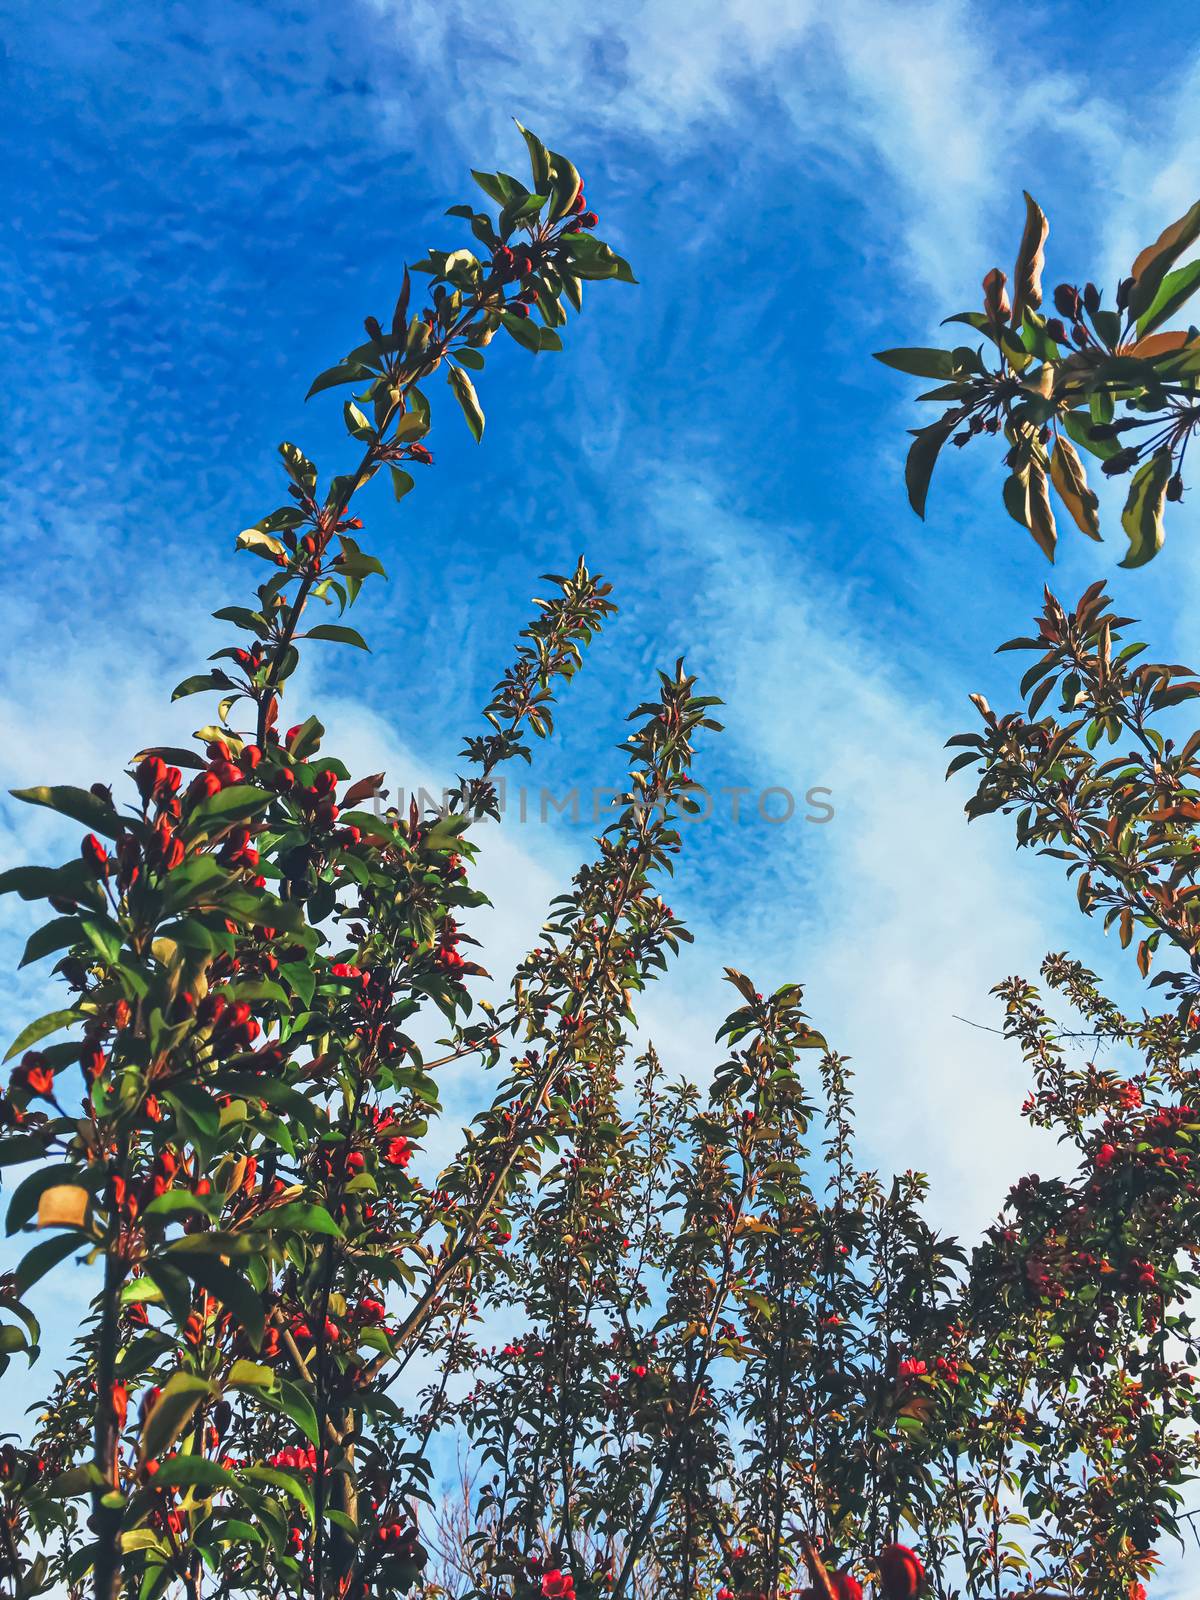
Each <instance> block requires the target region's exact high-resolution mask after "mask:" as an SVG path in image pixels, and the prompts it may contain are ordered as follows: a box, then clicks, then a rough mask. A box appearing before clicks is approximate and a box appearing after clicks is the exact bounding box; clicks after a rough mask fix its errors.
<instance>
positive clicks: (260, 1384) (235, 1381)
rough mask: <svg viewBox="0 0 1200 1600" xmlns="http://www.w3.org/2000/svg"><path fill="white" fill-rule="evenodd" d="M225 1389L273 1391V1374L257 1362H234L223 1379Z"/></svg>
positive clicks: (272, 1371) (269, 1369) (269, 1368)
mask: <svg viewBox="0 0 1200 1600" xmlns="http://www.w3.org/2000/svg"><path fill="white" fill-rule="evenodd" d="M225 1387H226V1388H227V1389H273V1388H274V1387H275V1372H274V1370H273V1369H272V1368H271V1367H264V1366H263V1365H262V1363H261V1362H258V1361H235V1362H234V1363H233V1366H232V1367H231V1368H230V1369H229V1376H228V1377H227V1378H226V1379H225Z"/></svg>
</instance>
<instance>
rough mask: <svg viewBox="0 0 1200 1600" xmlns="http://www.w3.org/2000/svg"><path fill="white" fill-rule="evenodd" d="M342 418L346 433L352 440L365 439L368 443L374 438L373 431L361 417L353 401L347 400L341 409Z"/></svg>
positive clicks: (364, 418)
mask: <svg viewBox="0 0 1200 1600" xmlns="http://www.w3.org/2000/svg"><path fill="white" fill-rule="evenodd" d="M342 417H343V419H344V421H345V424H346V432H347V433H348V434H349V435H350V436H351V438H353V439H365V440H367V441H368V442H369V441H371V440H373V439H374V438H375V429H374V428H373V427H372V426H371V424H370V423H369V422H368V421H367V419H366V417H364V416H363V414H362V412H361V411H360V410H359V409H358V407H357V406H356V405H355V404H354V401H353V400H347V401H346V403H345V405H344V406H343V407H342Z"/></svg>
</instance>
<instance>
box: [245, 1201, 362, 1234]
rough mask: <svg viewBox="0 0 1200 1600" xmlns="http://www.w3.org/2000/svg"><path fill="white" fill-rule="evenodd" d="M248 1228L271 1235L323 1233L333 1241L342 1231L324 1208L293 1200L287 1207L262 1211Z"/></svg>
mask: <svg viewBox="0 0 1200 1600" xmlns="http://www.w3.org/2000/svg"><path fill="white" fill-rule="evenodd" d="M250 1226H251V1228H253V1229H255V1230H256V1231H261V1230H264V1229H268V1228H269V1229H270V1230H271V1231H272V1232H273V1233H274V1232H288V1233H323V1234H328V1235H329V1237H330V1238H333V1239H340V1238H341V1237H342V1230H341V1229H340V1228H339V1227H338V1225H337V1223H336V1222H335V1221H334V1220H333V1218H332V1217H331V1216H330V1215H329V1213H328V1211H326V1209H325V1207H324V1206H318V1205H306V1204H305V1203H304V1201H302V1200H293V1201H291V1202H290V1203H289V1204H288V1205H283V1206H275V1207H273V1208H272V1209H271V1210H268V1211H264V1212H263V1213H262V1214H261V1216H257V1217H255V1218H254V1220H253V1221H252V1222H251V1223H250Z"/></svg>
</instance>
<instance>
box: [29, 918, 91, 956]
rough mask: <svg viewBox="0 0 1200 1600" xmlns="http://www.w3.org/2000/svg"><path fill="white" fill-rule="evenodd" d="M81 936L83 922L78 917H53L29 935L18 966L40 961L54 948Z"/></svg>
mask: <svg viewBox="0 0 1200 1600" xmlns="http://www.w3.org/2000/svg"><path fill="white" fill-rule="evenodd" d="M82 937H83V924H82V923H81V922H80V920H79V918H78V917H55V919H54V921H53V922H47V923H46V924H45V925H44V926H43V927H41V928H38V929H36V930H35V931H34V932H33V933H31V934H30V935H29V938H28V940H27V941H26V944H25V954H24V955H23V956H22V957H21V960H20V966H22V967H27V966H28V965H29V963H30V962H31V961H40V960H41V959H42V957H43V956H48V955H51V954H52V953H53V952H54V951H55V950H62V949H64V948H65V947H66V946H67V945H72V944H77V943H78V942H79V940H80V939H81V938H82Z"/></svg>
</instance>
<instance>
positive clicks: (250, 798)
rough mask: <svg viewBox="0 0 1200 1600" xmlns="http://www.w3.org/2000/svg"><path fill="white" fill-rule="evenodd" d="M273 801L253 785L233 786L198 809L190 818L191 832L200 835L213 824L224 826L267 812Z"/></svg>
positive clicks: (210, 797) (220, 791)
mask: <svg viewBox="0 0 1200 1600" xmlns="http://www.w3.org/2000/svg"><path fill="white" fill-rule="evenodd" d="M273 799H274V796H273V795H270V794H266V793H264V791H263V790H262V789H256V788H254V787H253V786H252V785H251V784H248V783H234V784H231V785H230V786H229V788H228V789H221V790H219V791H218V792H217V793H216V794H213V795H209V797H208V799H207V800H204V801H202V802H201V804H200V805H198V806H197V807H196V809H195V810H194V811H193V812H192V814H191V816H190V817H189V818H188V828H189V831H191V832H194V833H198V832H200V831H201V830H202V829H203V828H206V827H207V826H208V824H209V823H212V822H219V823H221V824H222V825H224V824H225V823H228V822H233V821H235V820H237V819H240V818H242V817H252V816H254V814H255V813H256V812H258V811H265V810H266V809H267V807H268V806H269V805H270V804H271V801H272V800H273Z"/></svg>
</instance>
